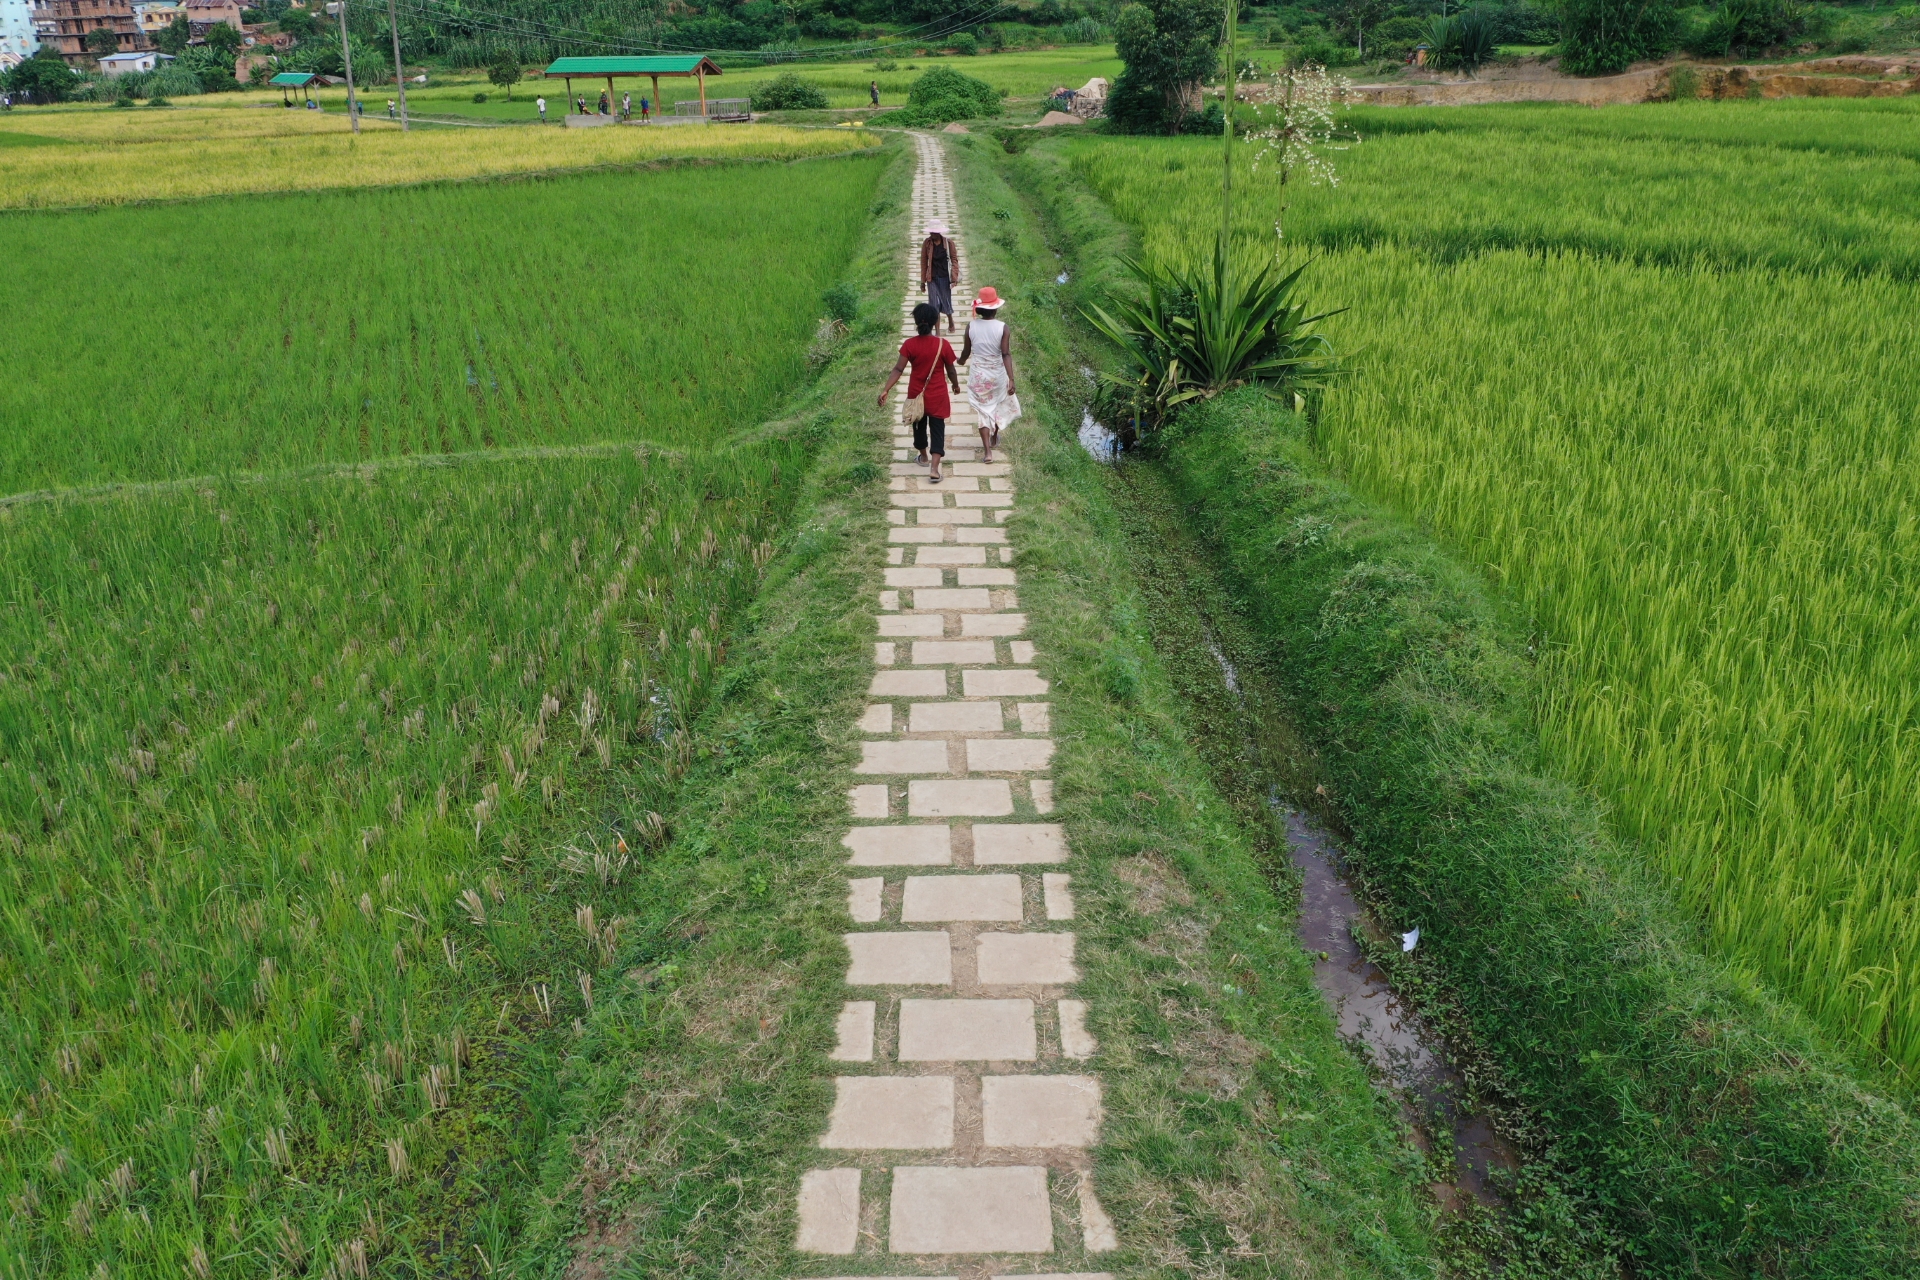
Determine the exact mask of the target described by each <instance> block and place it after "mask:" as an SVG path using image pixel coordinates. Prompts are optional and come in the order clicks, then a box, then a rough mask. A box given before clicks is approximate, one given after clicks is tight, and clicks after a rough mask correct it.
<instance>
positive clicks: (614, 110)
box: [607, 76, 620, 117]
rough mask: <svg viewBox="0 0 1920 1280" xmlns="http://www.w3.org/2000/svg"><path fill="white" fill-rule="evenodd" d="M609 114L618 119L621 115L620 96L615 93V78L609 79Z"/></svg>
mask: <svg viewBox="0 0 1920 1280" xmlns="http://www.w3.org/2000/svg"><path fill="white" fill-rule="evenodd" d="M607 114H608V115H610V116H615V117H618V116H619V114H620V95H618V94H616V93H615V92H614V91H613V77H612V76H608V77H607Z"/></svg>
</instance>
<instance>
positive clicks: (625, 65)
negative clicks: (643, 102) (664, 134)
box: [546, 53, 720, 116]
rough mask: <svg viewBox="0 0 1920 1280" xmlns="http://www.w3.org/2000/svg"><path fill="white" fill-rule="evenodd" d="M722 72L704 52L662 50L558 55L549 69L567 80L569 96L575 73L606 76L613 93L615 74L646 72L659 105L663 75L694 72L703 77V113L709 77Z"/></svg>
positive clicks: (552, 74)
mask: <svg viewBox="0 0 1920 1280" xmlns="http://www.w3.org/2000/svg"><path fill="white" fill-rule="evenodd" d="M719 74H720V67H719V64H718V63H716V62H714V60H713V59H712V58H709V57H707V55H706V54H704V53H675V54H660V55H653V56H649V57H644V58H627V57H606V58H556V59H554V61H553V64H552V65H551V66H549V67H548V68H547V70H546V75H547V76H548V78H550V79H560V80H565V81H566V82H567V100H568V101H569V102H571V101H572V100H573V77H575V76H592V77H593V78H594V79H596V80H597V79H599V78H601V77H602V76H604V77H606V81H607V96H608V97H609V98H611V97H612V96H613V81H614V78H615V77H616V76H646V77H647V78H648V79H649V80H651V81H652V82H653V106H654V109H655V110H656V111H657V110H659V108H660V78H661V77H662V76H666V77H668V78H669V79H671V78H673V77H675V76H680V77H685V76H692V77H694V78H696V79H698V80H699V81H700V114H701V115H702V116H704V115H706V113H707V77H708V76H717V75H719Z"/></svg>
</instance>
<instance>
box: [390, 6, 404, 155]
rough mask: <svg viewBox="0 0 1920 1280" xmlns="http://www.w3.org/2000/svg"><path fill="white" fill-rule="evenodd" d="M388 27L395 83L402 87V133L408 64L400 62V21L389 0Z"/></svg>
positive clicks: (402, 128) (401, 128) (401, 130)
mask: <svg viewBox="0 0 1920 1280" xmlns="http://www.w3.org/2000/svg"><path fill="white" fill-rule="evenodd" d="M387 26H388V27H389V28H391V29H392V31H393V82H394V83H395V84H397V85H399V86H400V132H402V133H405V132H406V131H407V64H406V63H404V62H402V61H400V19H399V17H397V16H396V15H395V14H394V12H393V0H387Z"/></svg>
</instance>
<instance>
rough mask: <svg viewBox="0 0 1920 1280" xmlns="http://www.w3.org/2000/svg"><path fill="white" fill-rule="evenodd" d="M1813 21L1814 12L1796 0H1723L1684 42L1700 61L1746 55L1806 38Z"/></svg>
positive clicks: (1688, 50)
mask: <svg viewBox="0 0 1920 1280" xmlns="http://www.w3.org/2000/svg"><path fill="white" fill-rule="evenodd" d="M1821 16H1823V17H1824V16H1825V15H1824V13H1823V14H1822V15H1821ZM1815 21H1816V19H1815V18H1814V16H1813V10H1812V9H1810V8H1808V7H1807V6H1805V5H1802V4H1800V3H1798V0H1725V2H1724V3H1723V4H1721V5H1720V7H1719V8H1717V9H1714V10H1713V11H1711V12H1710V13H1709V14H1708V15H1707V20H1706V22H1705V23H1704V24H1702V25H1701V26H1699V27H1698V28H1696V29H1694V30H1693V31H1691V32H1689V33H1688V34H1687V37H1686V41H1685V43H1686V47H1687V52H1689V53H1691V54H1693V55H1694V56H1696V57H1700V58H1724V57H1726V56H1727V55H1728V54H1730V53H1731V54H1739V55H1742V56H1745V55H1748V54H1753V53H1758V52H1759V51H1761V50H1763V49H1770V48H1773V47H1775V46H1777V45H1782V44H1786V43H1788V42H1790V41H1793V40H1797V39H1799V38H1800V37H1802V36H1805V35H1809V34H1811V32H1810V31H1809V28H1810V27H1811V26H1813V25H1814V23H1815Z"/></svg>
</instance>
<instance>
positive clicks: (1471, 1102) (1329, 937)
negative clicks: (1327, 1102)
mask: <svg viewBox="0 0 1920 1280" xmlns="http://www.w3.org/2000/svg"><path fill="white" fill-rule="evenodd" d="M1083 421H1084V420H1083ZM1089 434H1090V433H1087V432H1086V430H1085V428H1084V425H1083V443H1085V441H1086V439H1087V437H1088V435H1089ZM1092 439H1093V441H1094V443H1093V444H1092V445H1090V446H1089V453H1090V454H1091V455H1092V456H1093V457H1094V458H1095V459H1096V460H1097V461H1102V462H1106V463H1108V464H1109V465H1108V468H1107V469H1108V472H1109V475H1110V481H1109V483H1110V485H1111V487H1112V489H1113V490H1114V509H1115V510H1116V511H1117V512H1118V513H1119V514H1120V518H1121V521H1122V525H1123V528H1124V530H1125V537H1126V547H1125V553H1126V558H1127V561H1128V563H1129V565H1130V566H1131V568H1132V569H1133V570H1134V575H1135V578H1136V582H1137V587H1138V590H1139V591H1140V593H1141V596H1142V598H1143V599H1144V600H1145V601H1147V604H1148V613H1147V625H1148V630H1149V632H1150V634H1151V636H1152V639H1153V644H1154V647H1155V649H1156V650H1157V651H1158V652H1159V653H1160V655H1161V658H1162V660H1163V661H1164V662H1165V663H1166V666H1167V670H1168V673H1169V675H1170V677H1171V678H1172V681H1173V684H1174V687H1175V689H1176V691H1177V692H1178V693H1179V695H1180V698H1181V700H1182V701H1183V702H1184V703H1185V704H1186V708H1187V710H1188V712H1189V718H1190V723H1191V725H1192V728H1193V731H1194V737H1193V738H1192V740H1191V741H1192V745H1193V746H1194V748H1195V749H1196V750H1197V751H1198V753H1199V755H1200V757H1201V759H1202V760H1203V761H1204V762H1205V764H1206V766H1207V769H1208V771H1209V772H1210V773H1211V775H1212V780H1213V782H1214V785H1215V787H1216V789H1217V790H1218V791H1219V793H1220V794H1221V795H1222V796H1223V797H1225V798H1226V800H1227V802H1228V803H1229V804H1231V805H1232V806H1233V809H1234V812H1235V814H1236V816H1237V817H1238V819H1239V820H1240V822H1241V823H1242V824H1243V825H1244V827H1245V828H1246V829H1247V830H1248V832H1249V833H1251V835H1252V840H1253V843H1254V846H1255V848H1256V849H1257V850H1258V851H1259V853H1260V855H1261V857H1262V861H1263V866H1264V868H1265V870H1266V873H1267V875H1268V877H1269V878H1270V879H1271V880H1272V881H1273V883H1274V884H1275V887H1276V889H1277V890H1278V891H1279V893H1280V895H1281V899H1282V901H1290V902H1297V904H1298V911H1299V915H1298V921H1297V925H1296V931H1297V935H1298V937H1299V940H1300V945H1301V946H1302V947H1303V948H1304V949H1305V950H1306V951H1307V952H1308V953H1309V954H1310V955H1311V956H1312V957H1313V979H1314V985H1315V986H1316V987H1318V988H1319V990H1320V993H1321V995H1322V996H1323V997H1324V998H1325V999H1326V1002H1327V1006H1328V1010H1329V1012H1330V1013H1331V1014H1332V1015H1333V1018H1334V1020H1335V1022H1336V1023H1337V1024H1338V1026H1339V1029H1340V1034H1341V1037H1342V1038H1343V1039H1344V1040H1345V1041H1346V1042H1347V1043H1348V1044H1349V1045H1350V1046H1351V1047H1352V1048H1353V1049H1354V1050H1355V1051H1356V1052H1357V1053H1360V1054H1362V1055H1363V1056H1364V1058H1365V1060H1366V1062H1367V1065H1368V1067H1369V1069H1370V1071H1371V1072H1372V1074H1373V1076H1374V1078H1375V1079H1376V1080H1378V1081H1379V1082H1380V1083H1381V1084H1382V1085H1384V1086H1385V1087H1387V1088H1388V1089H1390V1090H1391V1091H1392V1092H1393V1094H1394V1096H1395V1098H1396V1100H1397V1101H1398V1104H1399V1107H1400V1111H1401V1115H1402V1118H1403V1119H1404V1120H1405V1121H1406V1123H1407V1125H1408V1128H1409V1131H1410V1132H1411V1134H1412V1136H1413V1140H1414V1142H1415V1143H1416V1144H1417V1145H1418V1146H1419V1148H1420V1150H1421V1151H1422V1153H1423V1154H1425V1155H1426V1156H1427V1159H1428V1165H1429V1168H1430V1170H1431V1175H1432V1181H1431V1190H1432V1192H1433V1194H1434V1198H1435V1200H1436V1202H1437V1203H1438V1204H1439V1205H1440V1206H1441V1207H1442V1209H1443V1210H1445V1211H1446V1212H1447V1213H1449V1214H1450V1215H1454V1216H1458V1217H1463V1218H1466V1219H1469V1220H1475V1230H1474V1232H1473V1235H1474V1236H1475V1237H1476V1238H1480V1239H1482V1240H1483V1242H1484V1241H1485V1239H1487V1238H1489V1235H1490V1233H1491V1234H1494V1235H1497V1223H1496V1222H1495V1221H1493V1220H1492V1219H1491V1218H1490V1217H1489V1215H1490V1214H1496V1213H1497V1211H1501V1210H1505V1209H1507V1208H1509V1207H1511V1203H1512V1201H1513V1200H1514V1198H1515V1197H1516V1195H1517V1194H1522V1193H1521V1191H1520V1184H1519V1181H1518V1177H1517V1175H1518V1174H1519V1172H1520V1170H1521V1168H1522V1165H1523V1145H1524V1143H1525V1141H1526V1135H1527V1132H1528V1131H1529V1130H1530V1129H1532V1130H1535V1131H1537V1128H1538V1126H1537V1123H1534V1122H1529V1121H1528V1120H1527V1119H1526V1117H1525V1116H1524V1115H1523V1113H1522V1112H1521V1110H1520V1109H1519V1108H1518V1107H1517V1105H1516V1104H1515V1103H1514V1102H1513V1101H1512V1100H1511V1099H1507V1098H1499V1097H1497V1096H1496V1095H1495V1094H1494V1093H1493V1092H1492V1091H1490V1090H1489V1089H1488V1088H1487V1087H1486V1086H1485V1084H1484V1083H1483V1082H1484V1081H1485V1080H1486V1079H1487V1078H1488V1077H1489V1075H1490V1068H1491V1064H1490V1063H1488V1062H1487V1061H1486V1060H1485V1056H1484V1054H1483V1053H1480V1052H1478V1051H1476V1050H1474V1049H1472V1048H1470V1047H1467V1046H1464V1045H1462V1044H1460V1043H1457V1042H1452V1041H1450V1040H1449V1039H1448V1037H1447V1036H1446V1035H1444V1034H1443V1032H1442V1030H1441V1029H1440V1028H1439V1027H1438V1026H1436V1025H1435V1024H1434V1022H1433V1021H1432V1020H1431V1019H1429V1018H1427V1017H1424V1016H1422V1014H1421V1012H1420V1010H1419V1009H1418V1008H1417V1007H1416V1004H1415V1001H1414V1000H1413V999H1412V998H1411V997H1410V996H1409V995H1408V994H1406V993H1403V992H1401V991H1400V990H1398V989H1397V988H1396V986H1395V984H1394V980H1393V978H1392V976H1391V975H1390V974H1389V972H1388V970H1387V968H1386V967H1384V966H1383V963H1382V961H1387V962H1388V963H1391V961H1390V957H1391V956H1392V955H1393V954H1394V953H1396V952H1397V953H1400V954H1402V955H1404V954H1406V953H1407V952H1410V951H1413V950H1417V947H1418V940H1417V935H1413V936H1411V937H1408V936H1406V935H1403V934H1401V933H1400V932H1399V931H1398V930H1396V929H1395V928H1394V927H1393V925H1392V924H1391V922H1390V921H1389V920H1388V919H1387V918H1386V917H1385V916H1384V915H1383V913H1382V911H1381V910H1380V909H1379V907H1378V906H1377V905H1376V904H1374V903H1372V902H1371V901H1370V900H1369V898H1368V895H1367V892H1366V888H1365V885H1364V883H1363V882H1362V881H1361V880H1360V879H1359V877H1358V876H1357V874H1356V870H1355V868H1354V867H1353V866H1352V865H1351V863H1350V861H1349V859H1348V858H1347V856H1346V854H1345V851H1344V849H1343V847H1342V830H1341V824H1340V820H1339V816H1338V813H1337V811H1336V810H1335V808H1334V807H1333V806H1332V805H1331V804H1330V803H1329V802H1328V800H1327V798H1326V797H1327V779H1326V774H1325V771H1324V770H1323V769H1322V768H1321V766H1320V753H1319V752H1318V750H1317V749H1315V748H1314V747H1313V746H1312V744H1311V743H1309V742H1308V741H1307V739H1306V738H1305V737H1304V736H1303V735H1302V734H1301V733H1300V732H1299V730H1298V729H1296V728H1295V726H1294V724H1293V721H1292V719H1291V717H1290V716H1289V714H1288V712H1287V710H1286V699H1285V696H1284V693H1283V691H1282V689H1281V686H1280V683H1279V681H1278V679H1277V674H1276V666H1277V664H1278V663H1279V662H1281V661H1284V655H1283V654H1279V653H1276V652H1274V651H1273V650H1272V649H1271V648H1270V647H1266V646H1263V645H1262V644H1261V642H1260V640H1259V638H1258V636H1257V634H1256V632H1255V631H1254V629H1253V628H1252V627H1251V626H1250V625H1249V624H1248V621H1247V619H1246V617H1245V616H1244V613H1243V611H1242V609H1241V608H1240V606H1239V605H1238V604H1237V603H1236V601H1235V599H1234V597H1233V595H1232V592H1231V590H1230V589H1229V587H1228V586H1227V584H1226V583H1225V582H1223V581H1222V579H1221V576H1220V573H1219V571H1218V569H1217V567H1216V561H1215V557H1214V552H1213V551H1212V549H1210V548H1208V547H1207V546H1206V545H1205V542H1204V539H1203V538H1202V537H1201V536H1199V535H1198V534H1197V533H1196V531H1195V530H1194V528H1193V527H1192V526H1191V525H1190V523H1189V521H1188V519H1187V516H1186V513H1184V512H1183V511H1182V510H1181V506H1180V503H1179V500H1178V498H1177V496H1176V495H1175V494H1174V492H1173V491H1172V488H1171V486H1170V485H1169V483H1168V480H1167V477H1166V476H1165V475H1164V474H1162V472H1161V471H1160V469H1159V468H1158V467H1157V466H1156V465H1155V464H1154V463H1153V462H1152V461H1150V460H1147V459H1139V458H1129V457H1126V456H1125V455H1120V454H1115V453H1113V452H1111V451H1110V450H1107V449H1105V448H1102V447H1101V446H1102V445H1103V443H1104V442H1102V441H1101V440H1100V439H1099V437H1098V436H1097V435H1093V436H1092Z"/></svg>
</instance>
